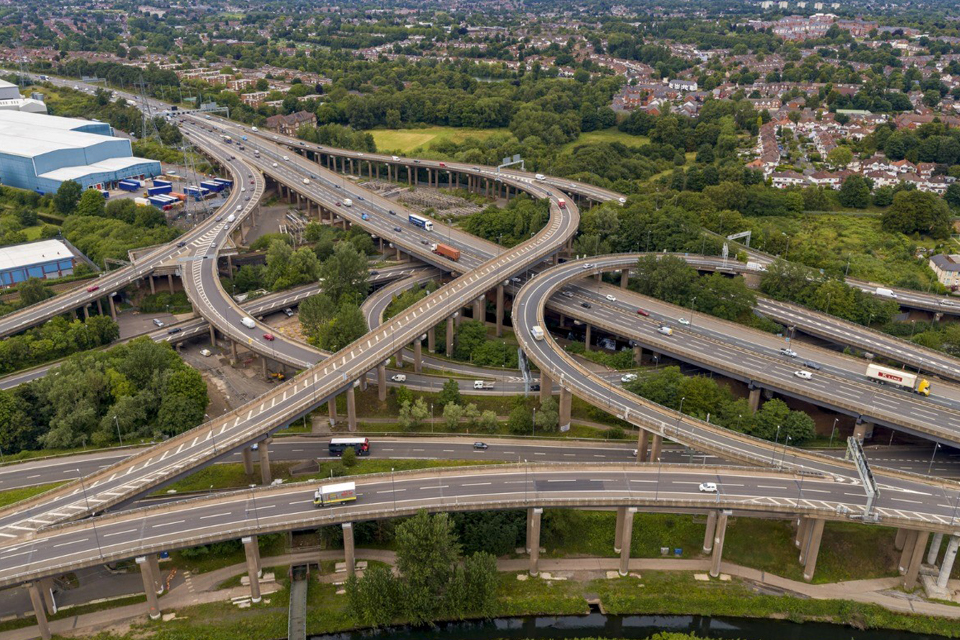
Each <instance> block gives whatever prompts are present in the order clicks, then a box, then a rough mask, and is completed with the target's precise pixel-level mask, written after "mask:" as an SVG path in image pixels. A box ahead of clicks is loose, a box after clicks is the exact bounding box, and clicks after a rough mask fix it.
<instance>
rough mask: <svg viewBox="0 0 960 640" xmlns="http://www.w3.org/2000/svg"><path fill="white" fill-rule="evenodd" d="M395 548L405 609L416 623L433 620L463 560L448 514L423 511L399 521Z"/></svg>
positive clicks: (442, 605) (440, 609) (441, 606)
mask: <svg viewBox="0 0 960 640" xmlns="http://www.w3.org/2000/svg"><path fill="white" fill-rule="evenodd" d="M396 548H397V569H399V571H400V574H401V575H402V576H403V581H404V590H403V594H404V597H403V601H404V605H405V607H404V608H405V609H406V613H407V615H408V616H409V619H410V621H411V622H412V623H413V624H424V623H427V622H430V621H431V620H433V619H434V618H435V617H436V614H437V613H439V612H440V611H442V610H443V608H444V605H445V604H446V603H447V598H446V597H445V596H446V593H445V592H446V587H447V585H448V584H449V582H450V579H451V578H452V576H453V567H454V565H455V564H457V563H458V562H459V561H460V544H459V542H457V539H456V536H455V535H454V533H453V522H451V520H450V516H449V514H446V513H440V514H437V515H435V516H433V517H431V516H430V515H429V514H427V512H426V511H420V512H418V513H417V515H415V516H414V517H412V518H410V519H409V520H407V521H406V522H403V523H402V524H400V525H397V536H396Z"/></svg>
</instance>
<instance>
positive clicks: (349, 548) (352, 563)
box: [343, 522, 357, 577]
mask: <svg viewBox="0 0 960 640" xmlns="http://www.w3.org/2000/svg"><path fill="white" fill-rule="evenodd" d="M343 559H344V561H345V562H346V563H347V576H348V577H350V576H353V575H354V574H355V573H356V569H357V560H356V556H354V551H353V523H352V522H344V523H343Z"/></svg>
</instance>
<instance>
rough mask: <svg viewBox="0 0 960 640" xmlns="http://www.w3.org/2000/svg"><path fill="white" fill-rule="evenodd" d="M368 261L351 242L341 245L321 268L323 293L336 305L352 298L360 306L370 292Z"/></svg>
mask: <svg viewBox="0 0 960 640" xmlns="http://www.w3.org/2000/svg"><path fill="white" fill-rule="evenodd" d="M368 276H369V271H368V269H367V259H366V257H364V256H363V255H361V254H360V252H359V251H357V249H356V247H355V246H354V245H353V244H351V243H349V242H341V243H339V244H338V245H337V246H336V248H335V249H334V251H333V255H332V256H330V257H329V258H327V261H326V262H324V263H323V266H322V267H321V268H320V277H322V278H323V291H324V293H326V294H327V295H328V296H330V299H331V300H333V301H334V302H336V303H338V304H339V303H340V302H341V298H343V297H344V296H350V297H351V299H352V300H354V301H355V302H357V303H358V304H359V303H360V302H361V301H362V300H363V299H364V298H365V297H366V295H367V292H368V291H369V290H370V284H369V282H368Z"/></svg>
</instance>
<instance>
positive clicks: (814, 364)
mask: <svg viewBox="0 0 960 640" xmlns="http://www.w3.org/2000/svg"><path fill="white" fill-rule="evenodd" d="M803 366H805V367H806V368H807V369H813V370H814V371H820V363H819V362H814V361H813V360H804V361H803Z"/></svg>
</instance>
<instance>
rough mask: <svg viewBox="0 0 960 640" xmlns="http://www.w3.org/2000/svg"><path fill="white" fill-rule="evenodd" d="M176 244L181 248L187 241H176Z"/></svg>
mask: <svg viewBox="0 0 960 640" xmlns="http://www.w3.org/2000/svg"><path fill="white" fill-rule="evenodd" d="M177 246H178V247H180V248H183V247H185V246H187V243H186V242H178V243H177Z"/></svg>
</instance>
